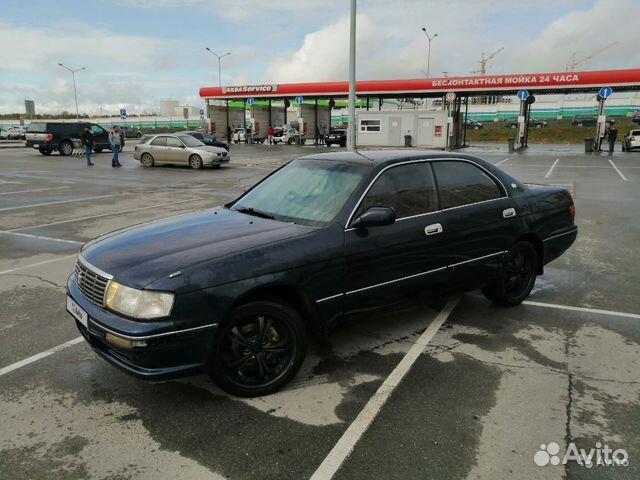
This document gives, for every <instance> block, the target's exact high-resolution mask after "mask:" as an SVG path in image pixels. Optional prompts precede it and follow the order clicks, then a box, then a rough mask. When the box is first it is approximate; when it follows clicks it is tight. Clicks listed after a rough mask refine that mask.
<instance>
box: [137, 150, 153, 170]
mask: <svg viewBox="0 0 640 480" xmlns="http://www.w3.org/2000/svg"><path fill="white" fill-rule="evenodd" d="M140 163H142V165H143V166H145V167H147V168H151V167H153V164H154V163H155V162H154V160H153V157H152V156H151V154H150V153H143V154H142V156H141V157H140Z"/></svg>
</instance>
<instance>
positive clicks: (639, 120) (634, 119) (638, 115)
mask: <svg viewBox="0 0 640 480" xmlns="http://www.w3.org/2000/svg"><path fill="white" fill-rule="evenodd" d="M631 121H632V122H633V123H637V124H638V125H640V112H638V113H636V114H635V115H634V116H633V117H631Z"/></svg>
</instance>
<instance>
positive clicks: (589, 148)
mask: <svg viewBox="0 0 640 480" xmlns="http://www.w3.org/2000/svg"><path fill="white" fill-rule="evenodd" d="M595 143H596V141H595V139H593V138H585V139H584V152H585V153H591V152H593V146H594V145H595Z"/></svg>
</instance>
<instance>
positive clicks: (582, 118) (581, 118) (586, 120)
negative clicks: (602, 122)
mask: <svg viewBox="0 0 640 480" xmlns="http://www.w3.org/2000/svg"><path fill="white" fill-rule="evenodd" d="M597 123H598V118H597V117H595V116H593V115H576V116H575V117H573V120H571V126H573V127H595V126H596V125H597Z"/></svg>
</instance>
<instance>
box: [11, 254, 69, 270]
mask: <svg viewBox="0 0 640 480" xmlns="http://www.w3.org/2000/svg"><path fill="white" fill-rule="evenodd" d="M76 256H78V254H77V253H74V254H73V255H65V256H64V257H59V258H52V259H51V260H43V261H42V262H36V263H31V264H29V265H23V266H21V267H15V268H10V269H8V270H2V271H1V272H0V275H6V274H8V273H13V272H17V271H19V270H24V269H25V268H32V267H39V266H40V265H47V264H49V263H55V262H61V261H62V260H67V259H69V258H72V257H76Z"/></svg>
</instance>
